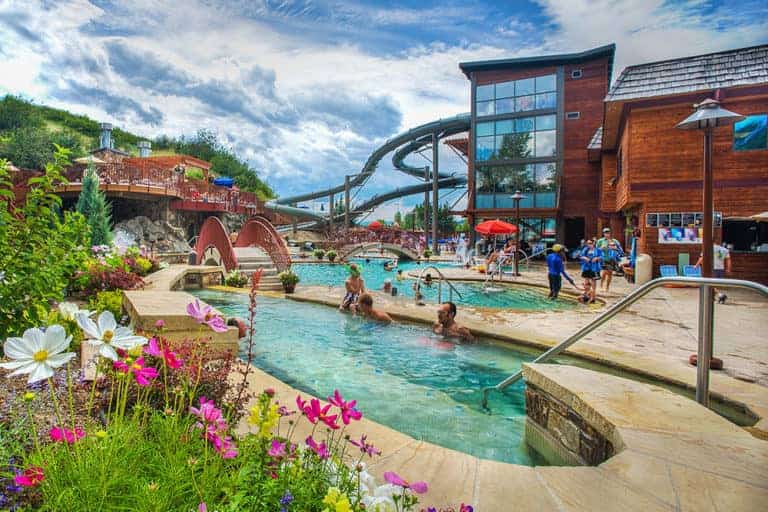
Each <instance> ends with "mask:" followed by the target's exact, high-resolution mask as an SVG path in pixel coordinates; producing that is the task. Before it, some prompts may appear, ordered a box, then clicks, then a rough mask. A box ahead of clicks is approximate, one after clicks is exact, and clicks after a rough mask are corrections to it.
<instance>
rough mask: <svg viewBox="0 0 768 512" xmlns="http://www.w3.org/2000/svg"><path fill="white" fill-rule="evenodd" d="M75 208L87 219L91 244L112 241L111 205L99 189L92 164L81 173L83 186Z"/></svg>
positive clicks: (103, 243) (102, 243)
mask: <svg viewBox="0 0 768 512" xmlns="http://www.w3.org/2000/svg"><path fill="white" fill-rule="evenodd" d="M75 208H76V210H77V211H78V212H79V213H81V214H82V215H83V216H85V218H86V219H87V221H88V225H89V226H90V228H91V245H109V244H110V243H112V228H111V227H110V224H111V213H110V210H111V206H110V204H109V203H108V202H107V197H106V195H105V194H104V192H102V191H100V190H99V177H98V176H97V175H96V170H95V169H94V167H93V164H90V165H89V166H88V169H86V170H85V172H84V173H83V186H82V188H81V190H80V197H78V198H77V205H76V207H75Z"/></svg>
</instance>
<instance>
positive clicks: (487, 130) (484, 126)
mask: <svg viewBox="0 0 768 512" xmlns="http://www.w3.org/2000/svg"><path fill="white" fill-rule="evenodd" d="M487 135H493V123H477V136H478V137H485V136H487Z"/></svg>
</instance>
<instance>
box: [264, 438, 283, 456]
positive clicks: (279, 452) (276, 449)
mask: <svg viewBox="0 0 768 512" xmlns="http://www.w3.org/2000/svg"><path fill="white" fill-rule="evenodd" d="M285 445H286V443H281V442H280V441H278V440H277V439H273V440H272V446H270V448H269V450H268V451H267V455H269V456H270V457H274V458H276V459H279V458H282V457H285Z"/></svg>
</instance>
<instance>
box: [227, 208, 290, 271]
mask: <svg viewBox="0 0 768 512" xmlns="http://www.w3.org/2000/svg"><path fill="white" fill-rule="evenodd" d="M252 245H256V246H258V247H261V248H262V249H264V251H266V253H267V254H269V256H270V257H271V258H272V261H273V262H274V263H275V267H276V268H277V271H278V272H282V271H283V270H286V269H287V268H289V267H290V266H291V257H290V255H289V254H288V247H286V245H285V242H284V241H283V239H282V238H281V237H280V234H279V233H278V232H277V230H276V229H275V227H274V226H273V225H272V223H271V222H269V221H268V220H267V219H265V218H264V217H259V216H256V217H251V218H250V219H248V221H247V222H246V223H245V224H244V225H243V227H242V229H241V230H240V233H239V234H238V236H237V240H236V241H235V247H250V246H252Z"/></svg>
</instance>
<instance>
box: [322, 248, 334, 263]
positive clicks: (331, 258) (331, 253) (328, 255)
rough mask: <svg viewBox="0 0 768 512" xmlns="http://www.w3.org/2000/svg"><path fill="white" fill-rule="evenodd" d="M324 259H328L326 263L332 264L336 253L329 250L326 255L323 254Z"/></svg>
mask: <svg viewBox="0 0 768 512" xmlns="http://www.w3.org/2000/svg"><path fill="white" fill-rule="evenodd" d="M325 257H326V258H328V261H330V262H331V263H333V262H334V261H335V260H336V251H334V250H333V249H331V250H329V251H328V252H327V253H325Z"/></svg>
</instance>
